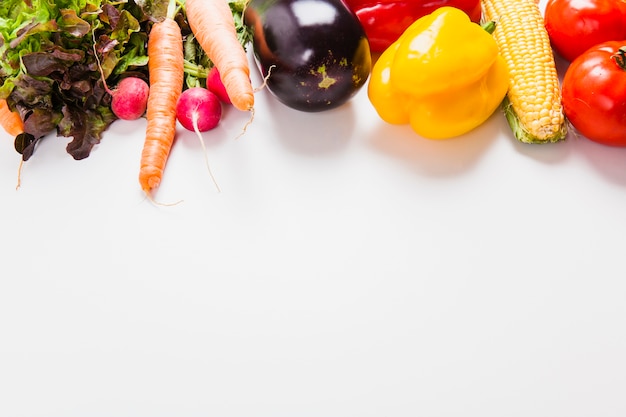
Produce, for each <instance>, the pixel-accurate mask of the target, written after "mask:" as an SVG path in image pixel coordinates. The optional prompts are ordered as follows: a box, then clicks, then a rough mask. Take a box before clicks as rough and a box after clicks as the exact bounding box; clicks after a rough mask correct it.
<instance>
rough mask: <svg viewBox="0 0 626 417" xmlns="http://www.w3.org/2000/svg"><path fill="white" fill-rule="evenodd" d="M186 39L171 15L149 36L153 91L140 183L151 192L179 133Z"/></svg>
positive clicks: (148, 109)
mask: <svg viewBox="0 0 626 417" xmlns="http://www.w3.org/2000/svg"><path fill="white" fill-rule="evenodd" d="M183 65H184V56H183V39H182V35H181V31H180V27H179V26H178V23H176V22H175V21H174V20H173V19H172V18H171V17H167V18H165V19H164V20H162V21H159V22H157V23H155V24H154V25H153V26H152V29H151V30H150V33H149V37H148V71H149V74H150V75H149V77H150V95H149V97H148V104H147V110H146V122H147V126H146V137H145V141H144V146H143V150H142V152H141V167H140V171H139V183H140V184H141V188H142V189H143V190H144V191H145V192H146V193H147V194H149V193H150V192H151V191H152V190H153V189H155V188H156V187H158V186H159V184H160V183H161V179H162V177H163V171H164V169H165V164H166V162H167V158H168V157H169V154H170V150H171V148H172V145H173V143H174V137H175V135H176V102H177V101H178V97H179V96H180V94H181V92H182V89H183V81H184V68H183Z"/></svg>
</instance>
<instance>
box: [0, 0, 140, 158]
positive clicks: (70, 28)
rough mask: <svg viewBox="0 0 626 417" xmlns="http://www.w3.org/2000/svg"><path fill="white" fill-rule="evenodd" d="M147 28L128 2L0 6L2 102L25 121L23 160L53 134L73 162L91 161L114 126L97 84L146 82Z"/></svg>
mask: <svg viewBox="0 0 626 417" xmlns="http://www.w3.org/2000/svg"><path fill="white" fill-rule="evenodd" d="M148 24H149V19H148V17H147V15H146V14H144V12H143V10H142V8H141V7H139V6H137V4H136V3H135V2H134V1H133V0H128V1H124V0H122V1H109V0H55V1H54V2H51V1H49V0H26V1H25V0H2V2H0V98H4V99H6V100H7V103H8V104H9V107H10V108H11V109H12V110H16V111H18V112H19V113H20V115H21V117H22V120H23V121H24V130H25V133H24V134H23V135H20V136H18V137H17V138H16V141H15V148H16V150H17V151H18V152H19V153H20V154H22V159H23V160H28V159H29V158H30V157H31V156H32V154H33V152H34V150H35V146H36V144H37V142H38V141H39V140H40V139H41V138H43V137H44V136H46V135H47V134H49V133H51V132H53V131H54V130H55V129H56V133H57V135H59V136H64V137H72V141H71V142H70V143H68V145H67V148H66V149H67V152H68V153H69V154H70V155H72V157H73V158H74V159H77V160H78V159H83V158H86V157H88V156H89V154H90V152H91V150H92V148H93V146H94V145H96V144H97V143H99V142H100V139H101V137H102V133H103V132H104V131H105V130H106V129H107V127H108V126H109V125H110V124H111V123H112V122H113V121H114V120H115V119H116V117H115V115H114V114H113V113H112V111H111V108H110V101H111V96H110V94H109V93H108V91H107V87H106V85H105V82H104V81H103V79H105V80H106V83H107V84H114V83H115V82H116V81H117V79H119V77H121V76H122V75H124V74H129V73H134V74H135V75H138V76H141V77H144V78H147V65H146V64H147V61H148V58H147V53H146V43H147V30H146V25H148Z"/></svg>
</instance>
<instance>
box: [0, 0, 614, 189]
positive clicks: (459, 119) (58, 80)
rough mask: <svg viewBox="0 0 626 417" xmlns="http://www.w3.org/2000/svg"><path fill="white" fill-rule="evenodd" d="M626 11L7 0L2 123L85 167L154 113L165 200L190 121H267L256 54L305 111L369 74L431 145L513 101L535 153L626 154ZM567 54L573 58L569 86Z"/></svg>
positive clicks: (32, 144) (256, 0) (0, 74)
mask: <svg viewBox="0 0 626 417" xmlns="http://www.w3.org/2000/svg"><path fill="white" fill-rule="evenodd" d="M581 4H584V7H583V6H581ZM625 4H626V3H624V2H622V1H621V0H613V1H612V0H587V1H586V2H579V1H576V0H549V1H548V4H547V6H546V11H545V16H546V18H545V19H544V18H543V16H542V14H541V11H540V9H539V6H538V4H537V2H536V1H535V0H447V1H442V2H437V3H425V2H422V1H408V0H345V2H344V1H343V0H152V1H150V0H57V1H55V2H49V1H47V0H28V1H23V0H4V1H2V2H1V3H0V124H1V125H2V127H3V128H4V129H5V130H6V131H7V132H9V134H10V135H12V136H14V137H15V149H16V151H17V152H18V153H19V154H21V157H22V160H23V161H27V160H28V159H29V158H30V157H31V156H32V155H33V152H34V151H35V149H36V147H37V144H38V142H39V141H40V140H42V139H43V138H44V137H46V136H47V135H49V134H51V133H56V135H57V136H61V137H67V138H71V141H70V142H69V143H68V144H67V148H66V149H67V152H68V153H69V154H70V155H71V156H72V157H73V158H74V159H77V160H79V159H83V158H86V157H88V156H89V154H90V152H91V151H92V149H93V147H94V146H95V145H97V144H98V143H99V142H100V140H101V138H102V134H103V132H104V131H105V130H106V129H107V128H108V126H110V124H111V123H113V122H114V121H115V120H117V119H127V120H135V119H137V118H140V117H145V118H146V132H145V141H144V147H143V150H142V153H141V155H140V160H139V162H140V163H139V165H140V166H139V184H140V186H141V189H142V190H143V191H144V192H145V193H146V194H147V195H148V196H150V195H151V193H152V192H153V191H154V190H155V189H156V188H157V187H158V186H159V184H160V182H161V180H162V177H163V175H164V170H165V167H166V164H167V159H168V157H169V154H170V151H171V148H172V146H173V145H174V142H175V138H176V130H177V125H178V124H180V125H181V126H182V127H183V128H185V129H187V130H191V131H195V132H196V134H197V135H198V137H199V138H200V141H201V142H202V136H201V132H206V131H208V130H211V129H213V128H215V127H216V126H217V125H218V123H219V121H220V119H221V116H222V106H223V105H232V106H233V107H234V108H236V109H238V110H241V111H246V112H250V114H251V120H252V116H253V115H254V103H255V100H254V95H255V93H256V91H257V90H256V89H254V88H253V86H252V84H251V80H250V68H249V65H248V56H247V52H248V51H247V47H248V46H252V48H253V49H252V52H253V55H254V60H255V62H256V64H257V69H258V70H259V73H260V75H261V76H262V77H263V79H264V87H267V89H268V90H269V91H270V93H272V95H273V96H274V97H275V98H276V99H277V100H279V101H280V102H282V103H283V104H285V105H286V106H288V107H291V108H293V109H296V110H300V111H306V112H318V111H324V110H329V109H333V108H336V107H338V106H341V105H343V104H344V103H346V102H347V101H348V100H350V99H351V98H352V97H353V96H354V95H355V94H356V93H357V92H358V91H359V90H360V89H361V88H362V87H363V86H364V85H365V84H366V82H367V81H368V80H369V85H368V97H369V99H370V102H371V104H372V105H373V107H374V109H375V110H376V112H377V113H378V114H379V116H380V117H381V119H382V120H383V121H385V122H388V123H393V124H409V125H410V126H411V127H412V129H413V130H414V131H415V132H416V133H417V134H419V135H420V136H422V137H424V138H431V139H444V138H451V137H456V136H460V135H462V134H464V133H466V132H468V131H470V130H472V129H474V128H476V127H477V126H479V125H481V124H482V123H484V122H485V121H486V120H487V119H488V118H489V117H490V116H491V115H492V114H493V113H494V112H495V111H496V109H497V108H498V107H500V108H501V109H502V111H503V113H504V115H505V117H506V119H507V121H508V122H509V124H510V126H511V129H512V132H513V134H514V137H515V138H517V139H518V140H519V141H521V142H524V143H550V142H558V141H561V140H563V139H565V137H566V136H567V132H568V126H570V125H571V126H573V127H574V128H576V129H577V130H578V131H579V132H581V133H582V134H584V135H585V136H586V137H588V138H589V139H591V140H594V141H596V142H599V143H603V144H607V145H615V146H626V135H624V134H623V132H624V131H626V129H624V127H625V124H626V87H625V86H624V81H623V78H624V71H625V68H626V59H625V58H626V40H625V39H626V29H625V28H626V6H625ZM481 24H482V25H481ZM390 28H393V31H392V30H390ZM574 39H576V42H574ZM600 41H602V42H603V43H600ZM605 41H610V42H605ZM553 48H554V50H555V51H557V53H558V54H560V55H562V56H564V57H565V58H566V59H568V60H571V61H572V62H571V64H570V66H569V67H568V68H567V73H566V74H565V76H564V78H563V84H562V89H561V85H560V82H559V77H558V74H557V72H556V65H555V60H554V54H553ZM378 52H381V53H380V54H378ZM374 55H378V56H374ZM374 58H376V59H374ZM373 63H374V64H373ZM600 69H601V70H602V71H600ZM561 93H563V94H561ZM203 147H204V145H203ZM218 188H219V187H218Z"/></svg>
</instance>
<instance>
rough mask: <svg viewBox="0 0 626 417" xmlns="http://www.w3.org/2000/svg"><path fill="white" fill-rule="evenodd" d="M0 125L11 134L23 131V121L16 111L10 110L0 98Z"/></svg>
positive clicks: (15, 134)
mask: <svg viewBox="0 0 626 417" xmlns="http://www.w3.org/2000/svg"><path fill="white" fill-rule="evenodd" d="M0 126H2V127H3V128H4V130H6V132H7V133H8V134H9V135H11V136H17V135H19V134H20V133H24V122H22V118H21V117H20V115H19V114H18V113H17V112H14V111H11V109H9V105H8V104H7V101H6V100H5V99H0Z"/></svg>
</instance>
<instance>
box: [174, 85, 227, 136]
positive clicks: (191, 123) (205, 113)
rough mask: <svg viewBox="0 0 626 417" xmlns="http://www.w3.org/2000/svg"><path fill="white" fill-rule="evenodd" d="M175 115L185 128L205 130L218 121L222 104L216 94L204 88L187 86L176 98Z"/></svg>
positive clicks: (211, 127) (214, 125)
mask: <svg viewBox="0 0 626 417" xmlns="http://www.w3.org/2000/svg"><path fill="white" fill-rule="evenodd" d="M176 117H177V118H178V121H179V122H180V124H181V125H183V127H184V128H185V129H187V130H191V131H192V132H193V131H196V130H197V131H200V132H206V131H207V130H211V129H213V128H215V127H216V126H217V125H218V123H219V122H220V119H221V118H222V104H221V103H220V100H219V98H218V97H217V95H215V94H214V93H212V92H211V91H209V90H208V89H206V88H202V87H193V88H188V89H187V90H185V91H183V92H182V94H181V95H180V97H179V98H178V102H177V103H176Z"/></svg>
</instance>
